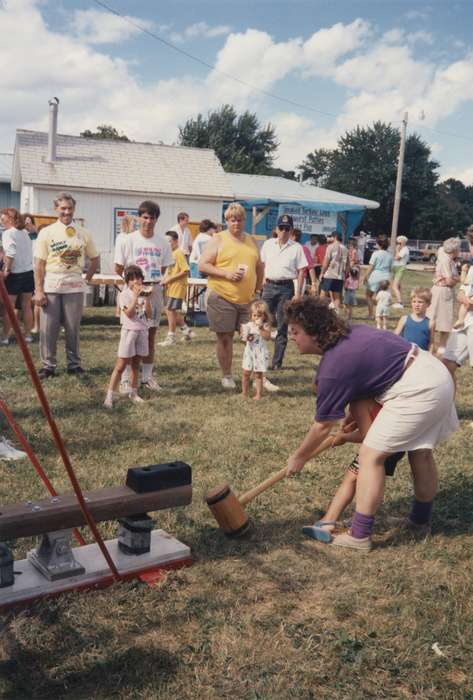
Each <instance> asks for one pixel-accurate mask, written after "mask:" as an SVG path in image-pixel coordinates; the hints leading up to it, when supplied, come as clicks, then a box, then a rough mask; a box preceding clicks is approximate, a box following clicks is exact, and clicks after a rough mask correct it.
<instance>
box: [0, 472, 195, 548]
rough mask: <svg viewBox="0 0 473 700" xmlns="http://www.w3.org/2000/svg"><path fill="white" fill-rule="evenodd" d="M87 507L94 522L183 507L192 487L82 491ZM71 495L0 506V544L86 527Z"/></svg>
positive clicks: (116, 488) (114, 488) (113, 488)
mask: <svg viewBox="0 0 473 700" xmlns="http://www.w3.org/2000/svg"><path fill="white" fill-rule="evenodd" d="M84 497H85V499H86V502H87V506H88V508H89V510H90V512H91V514H92V516H93V518H94V520H95V521H96V522H100V521H102V520H114V519H116V518H121V517H124V516H127V515H137V514H139V513H147V512H152V511H154V510H162V509H163V508H175V507H176V506H186V505H188V504H189V503H190V502H191V501H192V486H191V485H190V484H188V485H187V486H178V487H176V488H172V489H166V490H163V491H151V492H149V493H135V491H133V490H132V489H130V488H129V487H128V486H112V487H110V488H105V489H97V490H95V491H85V492H84ZM85 524H86V523H85V519H84V516H83V515H82V511H81V509H80V507H79V504H78V502H77V498H76V496H75V494H74V493H66V494H63V495H60V496H56V497H54V498H48V499H45V500H42V501H34V502H31V501H28V502H27V503H15V504H12V505H6V506H0V541H4V540H8V539H16V538H18V537H31V536H32V535H42V534H43V533H45V532H53V531H54V530H64V529H66V528H72V527H79V526H81V525H85Z"/></svg>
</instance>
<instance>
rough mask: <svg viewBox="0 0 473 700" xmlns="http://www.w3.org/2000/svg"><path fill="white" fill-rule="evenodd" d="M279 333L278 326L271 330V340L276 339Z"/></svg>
mask: <svg viewBox="0 0 473 700" xmlns="http://www.w3.org/2000/svg"><path fill="white" fill-rule="evenodd" d="M277 335H278V331H277V329H276V328H274V329H273V330H272V331H271V340H276V338H277Z"/></svg>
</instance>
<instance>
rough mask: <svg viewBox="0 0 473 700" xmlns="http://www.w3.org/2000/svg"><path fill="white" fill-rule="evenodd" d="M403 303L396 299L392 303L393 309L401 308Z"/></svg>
mask: <svg viewBox="0 0 473 700" xmlns="http://www.w3.org/2000/svg"><path fill="white" fill-rule="evenodd" d="M403 308H404V304H401V302H400V301H397V302H396V303H395V304H393V309H403Z"/></svg>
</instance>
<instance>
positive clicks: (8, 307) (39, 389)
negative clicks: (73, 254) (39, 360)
mask: <svg viewBox="0 0 473 700" xmlns="http://www.w3.org/2000/svg"><path fill="white" fill-rule="evenodd" d="M0 296H1V298H2V301H3V304H4V307H5V311H6V312H7V314H8V318H9V319H10V323H11V325H12V328H13V329H14V331H15V335H16V339H17V342H18V345H19V346H20V349H21V352H22V353H23V358H24V360H25V364H26V366H27V368H28V371H29V373H30V375H31V379H32V380H33V384H34V387H35V389H36V393H37V394H38V398H39V401H40V403H41V407H42V409H43V412H44V415H45V416H46V420H47V421H48V424H49V427H50V429H51V432H52V434H53V438H54V442H55V443H56V447H57V449H58V450H59V454H60V455H61V458H62V461H63V464H64V467H65V468H66V471H67V474H68V476H69V479H70V482H71V484H72V488H73V489H74V493H75V494H76V497H77V500H78V502H79V506H80V509H81V511H82V514H83V516H84V518H85V521H86V522H87V524H88V526H89V527H90V529H91V530H92V533H93V535H94V538H95V541H96V542H97V544H98V546H99V548H100V551H101V552H102V554H103V556H104V558H105V561H106V562H107V564H108V566H109V568H110V571H111V572H112V574H113V577H114V578H115V579H116V580H119V579H120V578H121V576H120V574H119V573H118V570H117V567H116V566H115V564H114V563H113V559H112V558H111V556H110V554H109V552H108V550H107V548H106V546H105V543H104V541H103V539H102V537H101V535H100V532H99V531H98V529H97V525H96V523H95V521H94V519H93V517H92V514H91V513H90V511H89V509H88V507H87V504H86V502H85V500H84V496H83V495H82V491H81V488H80V485H79V482H78V481H77V478H76V475H75V473H74V469H73V467H72V464H71V461H70V459H69V455H68V453H67V450H66V447H65V445H64V442H63V440H62V437H61V434H60V432H59V429H58V427H57V425H56V421H55V420H54V417H53V414H52V412H51V408H50V406H49V403H48V399H47V398H46V394H45V392H44V389H43V385H42V384H41V380H40V378H39V377H38V373H37V371H36V367H35V366H34V364H33V360H32V358H31V355H30V351H29V350H28V346H27V344H26V342H25V339H24V337H23V333H22V332H21V328H20V325H19V323H18V320H17V318H16V316H15V310H14V308H13V305H12V303H11V301H10V297H9V296H8V291H7V288H6V287H5V281H4V279H3V275H1V274H0Z"/></svg>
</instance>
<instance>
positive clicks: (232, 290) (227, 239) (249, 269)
mask: <svg viewBox="0 0 473 700" xmlns="http://www.w3.org/2000/svg"><path fill="white" fill-rule="evenodd" d="M215 235H216V236H219V238H220V241H221V246H220V249H219V251H218V253H217V259H216V261H215V267H218V268H219V269H221V270H228V271H229V272H234V271H235V270H236V269H237V268H238V266H239V265H244V266H245V267H246V271H245V274H244V275H243V278H242V279H241V280H240V281H239V282H231V281H230V280H226V279H223V278H222V277H212V276H211V275H209V281H208V288H209V289H213V291H214V292H216V293H217V294H219V295H220V296H221V297H223V298H224V299H225V300H226V301H230V302H231V303H232V304H249V302H250V301H251V300H252V299H253V298H254V296H255V290H256V263H257V262H258V257H259V253H258V248H257V247H256V243H255V242H254V240H253V238H252V237H251V236H249V235H248V234H246V233H245V237H244V239H243V240H239V239H236V238H235V237H234V236H232V235H231V233H230V232H229V231H223V232H222V233H219V234H215Z"/></svg>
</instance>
